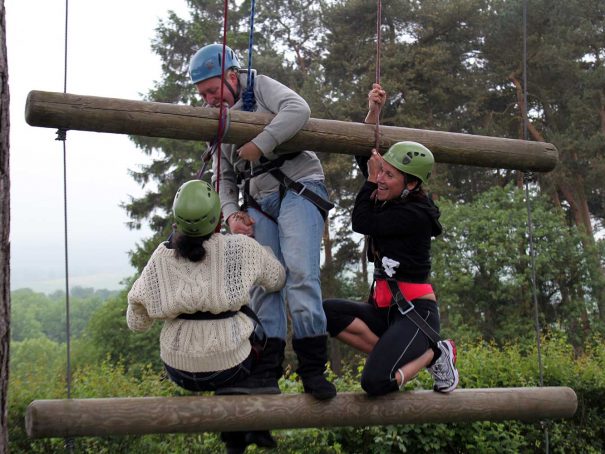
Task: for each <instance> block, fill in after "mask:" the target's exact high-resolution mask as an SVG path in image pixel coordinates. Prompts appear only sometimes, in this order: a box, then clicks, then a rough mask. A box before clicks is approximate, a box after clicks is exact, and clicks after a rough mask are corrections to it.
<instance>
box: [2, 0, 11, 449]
mask: <svg viewBox="0 0 605 454" xmlns="http://www.w3.org/2000/svg"><path fill="white" fill-rule="evenodd" d="M9 102H10V97H9V91H8V62H7V57H6V21H5V9H4V0H0V198H1V201H0V224H1V225H0V453H1V454H4V453H8V396H7V395H8V364H9V342H10V313H11V311H10V266H9V260H10V242H9V232H10V173H9V153H8V152H9V130H10V118H9V110H8V107H9Z"/></svg>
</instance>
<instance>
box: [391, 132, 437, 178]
mask: <svg viewBox="0 0 605 454" xmlns="http://www.w3.org/2000/svg"><path fill="white" fill-rule="evenodd" d="M383 158H384V160H385V161H386V162H388V163H389V164H391V165H392V166H393V167H395V168H396V169H398V170H400V171H402V172H403V173H407V174H408V175H414V176H415V177H418V178H419V179H420V181H422V182H423V183H426V182H427V180H428V179H429V177H430V176H431V171H432V170H433V163H434V162H435V158H434V157H433V153H431V150H429V149H428V148H427V147H425V146H424V145H422V144H419V143H418V142H397V143H396V144H394V145H391V148H389V151H387V152H386V153H385V154H384V155H383Z"/></svg>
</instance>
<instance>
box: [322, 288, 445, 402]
mask: <svg viewBox="0 0 605 454" xmlns="http://www.w3.org/2000/svg"><path fill="white" fill-rule="evenodd" d="M412 302H413V303H414V306H415V307H416V312H418V313H419V314H420V316H421V317H423V318H424V319H425V320H426V321H427V322H428V324H429V325H430V326H431V327H432V328H433V329H434V330H435V331H436V332H439V309H438V307H437V303H435V301H431V300H425V299H416V300H414V301H412ZM323 307H324V311H325V312H326V318H327V320H328V332H329V333H330V336H332V337H335V336H337V335H338V334H339V333H340V332H341V331H343V330H344V329H345V328H346V327H347V326H349V325H350V324H351V323H352V322H353V320H354V319H355V318H358V319H360V320H361V321H363V322H364V323H365V324H366V325H368V327H369V328H370V330H371V331H372V332H373V333H374V334H376V336H378V338H379V339H378V342H377V343H376V346H375V347H374V349H373V350H372V352H370V354H369V356H368V358H367V360H366V365H365V367H364V370H363V373H362V375H361V387H362V388H363V389H364V391H365V392H367V393H368V394H370V395H373V396H380V395H383V394H387V393H389V392H393V391H396V390H397V389H398V386H397V380H396V377H395V373H396V372H397V369H399V368H400V367H402V366H403V365H405V364H407V363H409V362H410V361H413V360H414V359H416V358H418V357H420V356H421V355H422V354H423V353H424V352H426V351H427V350H428V349H429V348H431V346H430V343H429V339H428V338H427V337H426V336H425V335H424V334H423V333H422V331H420V329H419V328H418V327H417V326H416V325H415V324H414V323H413V322H412V321H411V320H410V319H409V318H407V317H406V316H404V315H401V313H400V312H399V311H398V310H397V306H395V305H392V306H391V307H388V308H380V309H379V308H376V307H375V306H374V305H372V304H370V303H359V302H355V301H348V300H341V299H329V300H325V301H324V302H323Z"/></svg>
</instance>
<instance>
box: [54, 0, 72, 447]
mask: <svg viewBox="0 0 605 454" xmlns="http://www.w3.org/2000/svg"><path fill="white" fill-rule="evenodd" d="M68 25H69V0H65V38H64V47H63V54H64V58H63V93H67V44H68V39H67V36H68ZM66 137H67V131H66V130H65V129H60V130H58V131H57V139H56V140H60V141H62V142H63V232H64V238H63V240H64V242H65V251H64V254H65V343H66V355H67V362H66V366H65V369H66V370H65V381H66V386H67V398H68V399H71V317H70V312H71V311H70V303H69V249H68V229H67V225H68V224H67V145H66ZM65 448H66V449H67V451H68V452H70V453H72V452H73V450H74V439H73V438H72V437H68V438H66V439H65Z"/></svg>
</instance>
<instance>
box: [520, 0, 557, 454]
mask: <svg viewBox="0 0 605 454" xmlns="http://www.w3.org/2000/svg"><path fill="white" fill-rule="evenodd" d="M523 104H524V108H525V112H523V111H522V112H521V114H522V115H523V131H524V139H525V140H529V124H528V122H529V118H528V115H527V112H528V106H527V0H523ZM532 176H533V175H532V173H531V172H525V173H524V174H523V181H524V183H525V200H526V202H527V235H528V241H529V255H530V268H531V289H532V299H533V305H534V324H535V329H536V344H537V351H538V370H539V374H540V387H542V386H544V369H543V365H542V344H541V340H540V331H541V329H540V317H539V310H538V295H537V293H538V292H537V290H536V256H535V251H534V227H533V221H532V212H531V199H530V193H529V182H530V180H532ZM541 424H542V427H543V429H544V450H545V452H546V453H547V454H548V452H549V448H550V447H549V436H548V425H547V424H546V423H545V422H544V421H541Z"/></svg>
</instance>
